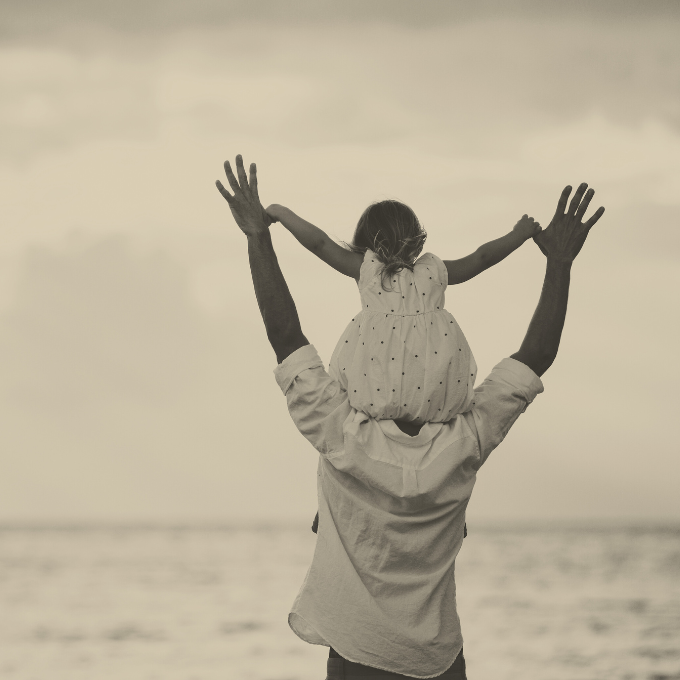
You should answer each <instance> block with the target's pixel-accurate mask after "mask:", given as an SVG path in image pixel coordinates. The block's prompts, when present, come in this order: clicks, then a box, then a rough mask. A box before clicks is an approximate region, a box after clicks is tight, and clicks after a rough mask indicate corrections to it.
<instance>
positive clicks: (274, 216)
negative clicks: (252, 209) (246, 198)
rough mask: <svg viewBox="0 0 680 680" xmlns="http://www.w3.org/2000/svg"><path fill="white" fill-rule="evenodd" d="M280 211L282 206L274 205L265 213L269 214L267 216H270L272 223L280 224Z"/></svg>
mask: <svg viewBox="0 0 680 680" xmlns="http://www.w3.org/2000/svg"><path fill="white" fill-rule="evenodd" d="M280 209H281V206H280V205H278V204H277V203H272V204H271V205H270V206H269V207H268V208H266V209H265V212H266V213H267V215H269V219H270V220H271V221H272V222H278V221H279V210H280Z"/></svg>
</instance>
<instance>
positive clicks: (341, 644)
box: [275, 345, 543, 677]
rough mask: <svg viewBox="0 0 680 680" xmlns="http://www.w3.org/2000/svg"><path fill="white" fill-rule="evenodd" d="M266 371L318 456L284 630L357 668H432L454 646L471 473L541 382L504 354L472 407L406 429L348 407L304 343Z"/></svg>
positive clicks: (441, 667) (450, 655)
mask: <svg viewBox="0 0 680 680" xmlns="http://www.w3.org/2000/svg"><path fill="white" fill-rule="evenodd" d="M275 373H276V378H277V381H278V383H279V385H280V387H281V389H282V391H283V392H284V394H285V395H286V398H287V401H288V408H289V411H290V414H291V417H292V418H293V421H294V422H295V424H296V425H297V427H298V428H299V430H300V432H301V433H302V434H303V435H304V436H305V437H306V438H307V439H308V440H309V441H310V443H311V444H312V445H313V446H314V447H315V448H316V449H317V450H318V451H319V453H320V454H321V456H320V459H319V472H318V497H319V528H318V532H319V533H318V540H317V548H316V551H315V554H314V559H313V562H312V565H311V567H310V570H309V572H308V574H307V578H306V579H305V582H304V584H303V586H302V589H301V590H300V593H299V595H298V597H297V599H296V601H295V604H294V605H293V608H292V611H291V613H290V616H289V623H290V625H291V628H292V629H293V630H294V631H295V632H296V633H297V634H298V635H299V636H300V637H301V638H302V639H303V640H306V641H307V642H310V643H313V644H327V645H330V646H331V647H332V648H333V649H335V650H336V651H337V652H338V653H339V654H340V655H341V656H343V657H344V658H345V659H348V660H350V661H354V662H356V663H360V664H363V665H366V666H372V667H375V668H382V669H384V670H388V671H391V672H393V673H402V674H405V675H411V676H414V677H428V676H430V677H431V676H434V675H438V674H440V673H442V672H443V671H445V670H446V669H447V668H449V666H451V664H452V663H453V661H454V659H455V658H456V657H457V656H458V654H459V652H460V650H461V647H462V636H461V631H460V622H459V620H458V615H457V613H456V597H455V580H454V566H455V559H456V555H457V554H458V551H459V549H460V546H461V543H462V540H463V536H464V525H465V510H466V507H467V503H468V500H469V498H470V495H471V493H472V489H473V487H474V484H475V480H476V474H477V470H478V469H479V467H480V466H481V465H482V463H483V462H484V461H485V460H486V458H487V456H488V454H489V453H490V452H491V450H493V448H495V446H496V445H497V444H498V443H499V442H500V441H501V440H502V439H503V437H504V436H505V433H506V432H507V431H508V429H509V428H510V426H511V425H512V424H513V423H514V421H515V420H516V418H517V417H518V416H519V415H520V413H522V412H523V411H524V410H525V408H526V406H527V405H528V404H529V403H530V402H531V401H532V400H533V398H534V397H535V396H536V394H538V393H539V392H541V391H542V390H543V387H542V384H541V381H540V380H539V379H538V377H537V376H536V375H535V374H534V373H533V372H532V371H531V370H530V369H529V368H527V367H526V366H525V365H524V364H522V363H520V362H518V361H515V360H513V359H505V360H503V361H502V362H501V363H500V364H499V365H498V366H497V367H496V368H495V369H494V371H493V372H492V374H491V375H490V376H489V378H488V379H487V380H486V381H485V382H484V383H483V384H482V385H480V386H479V387H478V388H477V390H476V391H475V404H474V405H473V408H472V410H471V411H469V412H467V413H465V414H462V415H459V416H457V417H455V418H454V419H452V420H451V421H449V422H447V423H426V424H424V425H423V426H422V428H420V431H419V432H417V433H414V436H410V435H409V434H407V433H405V432H403V430H402V429H400V428H398V427H397V425H396V424H395V423H394V422H393V421H389V420H385V421H377V420H374V419H372V418H369V417H368V416H367V415H365V414H364V413H362V412H359V411H356V410H354V409H352V408H351V407H350V406H349V402H348V399H347V393H346V392H344V391H343V390H342V389H341V388H340V384H339V383H337V382H335V381H334V380H333V379H332V378H331V377H330V376H329V375H328V374H327V373H326V371H325V369H324V368H323V365H322V364H321V361H320V359H319V358H318V355H317V354H316V351H315V350H314V348H313V347H312V346H311V345H307V346H305V347H302V348H300V349H298V350H297V351H296V352H294V353H293V354H291V355H290V356H289V357H288V358H287V359H286V360H284V361H283V362H282V363H281V364H279V366H278V367H277V369H276V371H275ZM414 668H417V669H418V673H417V674H414V672H413V669H414Z"/></svg>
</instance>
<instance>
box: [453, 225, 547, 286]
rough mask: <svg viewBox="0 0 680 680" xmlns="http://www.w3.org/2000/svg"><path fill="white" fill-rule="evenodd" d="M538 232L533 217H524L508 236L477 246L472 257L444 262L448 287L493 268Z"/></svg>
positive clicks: (537, 226)
mask: <svg viewBox="0 0 680 680" xmlns="http://www.w3.org/2000/svg"><path fill="white" fill-rule="evenodd" d="M540 231H541V225H540V224H539V223H538V222H535V221H534V218H533V217H528V216H527V215H524V217H522V219H521V220H520V221H519V222H518V223H517V224H516V225H515V226H514V227H513V229H512V231H511V232H510V233H509V234H506V235H505V236H501V237H500V238H497V239H496V240H495V241H489V242H488V243H485V244H484V245H482V246H479V248H477V250H475V252H474V253H472V255H468V256H467V257H463V258H461V259H460V260H444V264H445V265H446V269H447V270H448V272H449V285H453V284H455V283H463V282H464V281H469V280H470V279H472V278H474V277H475V276H477V274H481V273H482V272H483V271H484V270H485V269H488V268H489V267H493V266H494V265H495V264H498V263H499V262H500V261H501V260H504V259H505V258H506V257H507V256H508V255H510V253H512V252H513V251H514V250H517V248H519V247H520V246H521V245H522V244H523V243H524V242H525V241H526V240H528V239H530V238H533V237H534V236H536V234H538V233H539V232H540Z"/></svg>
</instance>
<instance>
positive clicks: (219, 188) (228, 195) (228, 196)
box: [215, 179, 234, 205]
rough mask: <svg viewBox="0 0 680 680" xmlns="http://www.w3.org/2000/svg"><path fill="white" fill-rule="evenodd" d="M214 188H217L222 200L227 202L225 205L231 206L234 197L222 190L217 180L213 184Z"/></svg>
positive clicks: (220, 183) (222, 187)
mask: <svg viewBox="0 0 680 680" xmlns="http://www.w3.org/2000/svg"><path fill="white" fill-rule="evenodd" d="M215 186H216V187H217V190H218V191H219V192H220V193H221V194H222V196H223V197H224V199H225V200H226V201H227V203H229V205H231V202H232V201H233V200H234V197H233V196H232V195H231V194H230V193H229V192H228V191H227V190H226V189H225V188H224V186H223V185H222V182H220V180H219V179H218V180H217V181H216V182H215Z"/></svg>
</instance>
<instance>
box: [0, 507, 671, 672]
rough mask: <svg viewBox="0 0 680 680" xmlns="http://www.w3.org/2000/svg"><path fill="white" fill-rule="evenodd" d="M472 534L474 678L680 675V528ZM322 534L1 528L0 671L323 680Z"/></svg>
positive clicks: (462, 592) (466, 564) (463, 561)
mask: <svg viewBox="0 0 680 680" xmlns="http://www.w3.org/2000/svg"><path fill="white" fill-rule="evenodd" d="M311 515H312V516H313V513H311ZM310 520H311V517H310ZM468 528H469V532H470V533H469V536H468V538H466V539H465V541H464V543H463V548H462V550H461V553H460V554H459V557H458V560H457V564H456V583H457V590H458V594H457V598H458V608H459V614H460V617H461V621H462V627H463V636H464V638H465V656H466V660H467V663H468V677H469V678H470V679H471V680H505V679H507V680H510V678H518V677H521V678H523V679H534V678H535V679H536V680H603V679H605V678H606V679H607V680H618V679H620V680H624V679H626V680H674V679H680V526H672V525H665V526H663V525H659V526H645V527H625V526H618V527H613V526H604V527H603V526H553V527H530V526H524V527H522V526H505V527H494V526H489V525H480V526H477V525H476V524H475V523H474V521H472V522H469V524H468ZM315 541H316V537H315V535H314V534H313V533H312V532H311V531H310V530H309V527H308V526H303V525H302V524H301V525H300V526H287V527H252V526H251V527H245V526H242V527H238V526H232V527H219V526H204V527H200V526H193V527H143V526H138V527H130V526H128V527H106V526H101V527H96V526H95V527H62V528H38V527H4V528H2V529H0V678H8V679H10V678H11V679H13V680H47V679H48V678H49V680H67V679H68V680H86V679H87V680H109V679H111V680H113V679H116V680H118V679H122V678H125V679H126V680H142V679H144V680H152V679H158V680H217V679H218V678H219V679H220V680H224V679H225V678H226V679H232V678H233V679H235V680H236V679H238V680H320V679H321V678H323V677H324V675H325V659H326V657H327V649H326V648H322V647H315V646H311V645H308V644H306V643H304V642H302V641H301V640H299V639H298V638H297V637H296V636H295V635H294V634H293V633H292V632H291V630H290V629H289V628H288V625H287V614H288V610H289V608H290V605H291V604H292V602H293V599H294V598H295V595H296V593H297V590H298V588H299V586H300V584H301V582H302V580H303V578H304V576H305V573H306V570H307V567H308V566H309V563H310V561H311V557H312V553H313V551H314V545H315Z"/></svg>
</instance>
